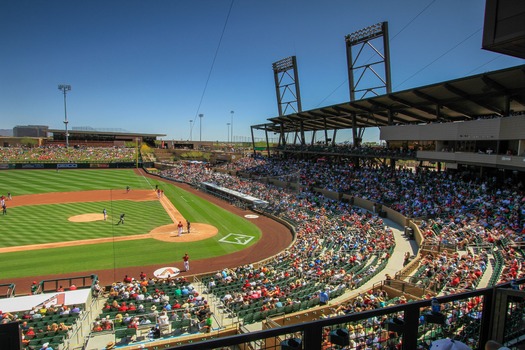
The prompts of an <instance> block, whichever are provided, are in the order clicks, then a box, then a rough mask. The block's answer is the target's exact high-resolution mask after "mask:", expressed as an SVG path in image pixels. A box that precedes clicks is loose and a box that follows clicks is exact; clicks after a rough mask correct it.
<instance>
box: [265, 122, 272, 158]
mask: <svg viewBox="0 0 525 350" xmlns="http://www.w3.org/2000/svg"><path fill="white" fill-rule="evenodd" d="M264 136H265V137H266V152H267V153H268V157H270V155H271V154H270V142H269V141H268V128H266V129H264Z"/></svg>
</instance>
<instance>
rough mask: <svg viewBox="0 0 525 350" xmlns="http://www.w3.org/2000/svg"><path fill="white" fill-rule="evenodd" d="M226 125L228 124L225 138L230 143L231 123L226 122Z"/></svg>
mask: <svg viewBox="0 0 525 350" xmlns="http://www.w3.org/2000/svg"><path fill="white" fill-rule="evenodd" d="M226 125H228V138H227V139H226V140H227V141H226V142H228V143H230V125H231V123H226Z"/></svg>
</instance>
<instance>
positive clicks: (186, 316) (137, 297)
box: [92, 273, 211, 333]
mask: <svg viewBox="0 0 525 350" xmlns="http://www.w3.org/2000/svg"><path fill="white" fill-rule="evenodd" d="M96 291H97V290H96V289H93V292H94V293H95V294H96V295H97V296H104V297H107V298H108V299H107V302H106V303H105V304H104V306H103V308H102V314H101V315H100V317H98V318H96V319H95V321H94V322H93V327H92V331H94V332H101V331H104V330H113V329H116V328H136V329H137V328H139V327H141V326H146V327H151V329H152V333H154V332H155V330H160V328H161V327H162V326H163V325H169V324H171V322H172V321H178V320H190V324H191V325H192V326H199V325H202V326H204V323H205V321H206V319H207V317H208V316H209V314H210V313H211V311H210V308H209V305H208V301H207V300H206V298H205V297H204V296H203V295H200V294H199V293H198V292H197V291H196V290H195V288H194V287H193V285H192V284H191V283H189V282H188V281H187V280H186V279H185V278H184V277H172V278H161V279H157V278H155V277H152V278H147V277H146V275H145V274H144V273H141V275H140V276H139V278H138V279H135V278H134V277H130V276H128V275H126V276H125V277H124V279H123V280H122V281H118V282H114V283H113V284H112V285H111V286H110V288H109V291H107V292H104V293H105V294H98V293H96Z"/></svg>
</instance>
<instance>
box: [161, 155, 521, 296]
mask: <svg viewBox="0 0 525 350" xmlns="http://www.w3.org/2000/svg"><path fill="white" fill-rule="evenodd" d="M224 168H225V169H226V170H230V171H231V170H234V171H236V172H237V173H238V174H244V175H248V176H249V178H243V177H235V176H230V175H228V174H224V173H222V172H213V171H212V170H211V169H210V168H209V167H208V166H203V165H199V164H180V165H178V166H176V167H174V168H173V169H171V170H168V171H165V172H164V173H163V176H166V177H169V178H174V179H177V180H179V181H185V182H188V181H190V182H193V183H198V182H200V181H207V182H213V183H215V184H218V185H220V186H224V187H228V188H232V189H234V190H237V191H239V192H243V193H247V194H250V195H253V196H255V197H257V198H260V199H263V200H266V201H268V202H269V203H270V204H269V206H268V207H267V208H266V209H267V210H270V211H272V212H273V213H274V214H276V215H279V216H282V217H285V218H286V219H288V220H290V221H292V222H295V223H296V224H298V225H300V226H298V227H299V230H298V236H299V237H300V238H301V239H300V240H298V242H299V243H297V244H296V245H295V246H294V247H293V249H298V250H301V249H305V247H316V245H315V244H314V242H312V241H311V236H308V235H307V237H306V239H303V238H304V237H303V235H305V232H315V234H314V235H312V236H313V237H315V238H317V239H319V240H325V239H326V240H329V239H332V238H333V237H334V235H333V232H334V228H335V227H340V225H341V221H343V223H344V224H343V227H352V226H353V225H354V222H351V223H350V222H348V223H346V222H344V221H345V218H346V215H348V213H352V207H351V206H349V205H348V204H346V203H343V202H339V201H333V200H330V199H327V198H325V197H323V196H322V195H320V194H317V193H316V192H315V191H314V188H320V189H324V190H330V191H334V192H342V193H348V194H351V195H352V196H355V197H360V198H364V199H369V200H372V201H375V202H379V203H382V204H384V205H388V206H390V207H391V208H393V209H394V210H396V211H398V212H400V213H402V214H403V215H405V216H407V217H410V218H422V219H423V220H422V223H421V230H422V232H423V234H424V236H425V238H426V241H427V242H430V243H435V244H444V245H450V246H452V247H454V249H457V250H460V251H465V252H467V253H469V254H471V255H470V256H464V255H463V254H462V255H461V256H460V257H453V256H451V257H448V260H447V259H446V258H445V257H443V256H439V255H436V256H433V257H432V261H431V262H429V261H428V258H429V257H427V258H426V259H422V260H421V264H422V265H425V268H428V269H429V270H436V269H437V268H438V267H439V268H440V269H443V270H445V272H441V274H435V275H434V274H432V273H431V272H430V271H427V272H426V273H427V275H429V276H428V277H429V278H428V279H425V281H427V283H428V284H429V285H430V286H431V287H432V288H434V289H435V290H436V291H437V292H444V293H449V292H454V291H459V290H465V289H466V290H470V289H473V288H475V287H476V285H477V283H479V277H480V276H479V274H480V273H481V274H482V273H483V272H484V271H485V269H486V265H487V264H488V263H489V262H488V259H489V257H488V254H487V250H478V249H470V250H468V249H469V247H476V246H487V247H489V248H490V249H493V248H495V249H496V250H500V252H501V254H502V256H503V257H504V262H505V267H504V269H503V273H502V274H501V275H500V276H498V278H497V279H496V283H499V282H505V281H510V280H512V279H515V278H520V277H525V264H524V263H523V260H524V255H523V252H522V251H521V249H520V245H521V244H523V243H524V242H525V239H524V237H525V236H524V234H525V206H524V203H525V194H524V192H523V184H522V183H521V182H516V181H511V180H505V181H503V182H498V181H497V179H496V178H492V177H489V178H471V177H459V176H457V175H454V174H452V173H448V172H435V171H429V170H425V169H416V170H414V169H409V168H400V169H391V168H389V167H361V168H355V167H354V166H353V165H352V164H351V163H345V162H341V163H327V162H317V161H308V160H297V159H271V158H270V159H254V158H244V159H241V160H239V161H238V162H235V163H232V164H230V165H226V166H224ZM258 179H261V180H263V181H262V182H259V181H257V180H258ZM265 179H278V180H281V181H286V182H296V183H298V184H299V191H297V192H288V191H286V190H284V189H282V188H277V187H275V186H273V185H270V184H267V183H266V181H264V180H265ZM353 214H354V213H352V215H353ZM360 214H361V213H360ZM334 218H336V220H334ZM337 219H339V220H337ZM301 225H302V226H301ZM300 242H305V243H304V245H302V244H301V243H300ZM314 253H315V254H317V253H318V252H314ZM457 259H459V260H458V261H456V260H457ZM443 260H447V261H446V262H445V264H444V263H443ZM465 260H466V261H465ZM426 265H428V266H426ZM460 265H461V266H468V269H466V268H465V269H464V270H463V272H462V273H461V274H457V275H454V276H453V277H454V278H451V275H450V273H447V271H451V269H454V268H456V267H457V266H460ZM431 267H432V268H431ZM458 277H459V279H460V280H459V282H458V281H457V279H458ZM446 278H449V279H450V280H452V281H453V282H452V284H451V283H445V282H444V281H443V279H446Z"/></svg>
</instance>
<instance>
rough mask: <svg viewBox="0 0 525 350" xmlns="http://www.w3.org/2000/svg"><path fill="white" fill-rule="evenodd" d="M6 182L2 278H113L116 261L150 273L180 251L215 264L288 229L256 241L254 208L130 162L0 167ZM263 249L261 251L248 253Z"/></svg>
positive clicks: (202, 267) (0, 186)
mask: <svg viewBox="0 0 525 350" xmlns="http://www.w3.org/2000/svg"><path fill="white" fill-rule="evenodd" d="M127 186H129V187H130V191H129V192H128V191H126V187H127ZM156 188H158V189H159V190H161V191H162V192H161V195H159V194H158V192H157V191H155V189H156ZM8 192H9V193H11V195H12V200H8V199H6V204H7V214H6V215H0V264H1V266H2V271H1V272H0V283H10V282H11V281H13V280H16V279H23V278H35V279H36V278H37V277H38V278H41V279H43V278H47V277H48V276H52V277H60V276H72V275H73V276H74V275H82V274H91V273H102V272H104V271H105V272H106V274H107V272H111V271H113V273H109V275H110V276H111V278H114V277H115V276H117V278H120V276H119V274H120V273H121V271H122V273H124V272H126V271H130V273H133V272H134V271H138V270H141V271H142V270H146V271H147V272H148V273H151V271H153V269H154V268H156V267H158V266H179V265H181V260H180V259H181V257H182V255H183V254H184V253H185V252H188V253H189V254H190V256H191V259H192V261H195V262H196V263H195V264H194V265H193V266H195V267H196V269H195V272H204V271H213V270H214V269H218V268H220V267H221V266H224V267H227V265H230V263H231V264H233V265H237V264H240V263H242V262H251V261H256V260H252V259H259V258H261V257H263V256H267V255H269V254H274V253H276V252H278V251H279V250H281V249H283V248H285V247H286V245H287V244H289V242H290V241H291V237H288V236H290V235H289V234H288V235H287V238H286V239H285V240H283V239H282V232H283V231H282V228H281V231H280V232H281V233H280V234H279V235H280V237H281V239H278V240H277V241H276V240H275V237H273V238H272V234H277V233H276V232H272V233H268V235H267V239H269V240H270V241H269V242H267V243H266V244H265V245H264V244H263V245H262V246H261V244H262V242H261V241H262V240H261V238H262V237H263V234H262V231H261V227H263V226H264V225H263V226H261V224H260V222H257V220H259V219H258V218H255V219H253V218H252V219H247V218H245V216H246V215H245V214H246V213H245V212H244V211H241V210H240V209H238V208H235V207H232V206H230V205H228V204H227V203H225V202H222V201H219V200H217V199H215V197H211V196H209V195H206V194H202V193H199V192H197V191H195V190H194V189H191V187H189V186H187V185H177V184H174V183H170V182H167V181H164V180H162V179H160V178H156V177H153V176H147V175H146V174H145V172H143V171H137V170H133V169H125V170H124V169H121V170H107V169H104V170H99V169H93V170H91V169H90V170H78V169H75V170H60V171H55V170H27V171H25V170H16V171H2V172H0V195H4V196H6V195H7V193H8ZM221 206H222V207H221ZM223 207H225V208H223ZM104 209H106V212H107V217H106V220H104V215H103V214H102V212H103V210H104ZM123 213H124V214H125V221H124V223H123V224H122V223H121V224H119V223H118V222H119V219H120V215H121V214H123ZM247 216H248V217H255V216H254V215H251V216H250V215H247ZM186 220H188V221H189V222H190V223H191V229H190V233H189V234H188V233H187V232H186V231H187V226H186ZM266 220H267V219H266ZM179 221H181V222H182V223H183V225H184V229H183V234H182V235H180V236H179V235H178V232H177V231H178V228H177V223H178V222H179ZM284 232H286V230H284ZM272 240H273V242H272ZM256 247H258V248H256ZM265 247H266V248H265ZM269 247H272V249H268V248H269ZM260 249H266V250H267V252H265V253H264V254H262V255H261V252H259V254H254V251H255V250H260ZM229 257H230V258H229ZM197 262H200V263H197ZM116 271H118V273H116Z"/></svg>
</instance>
